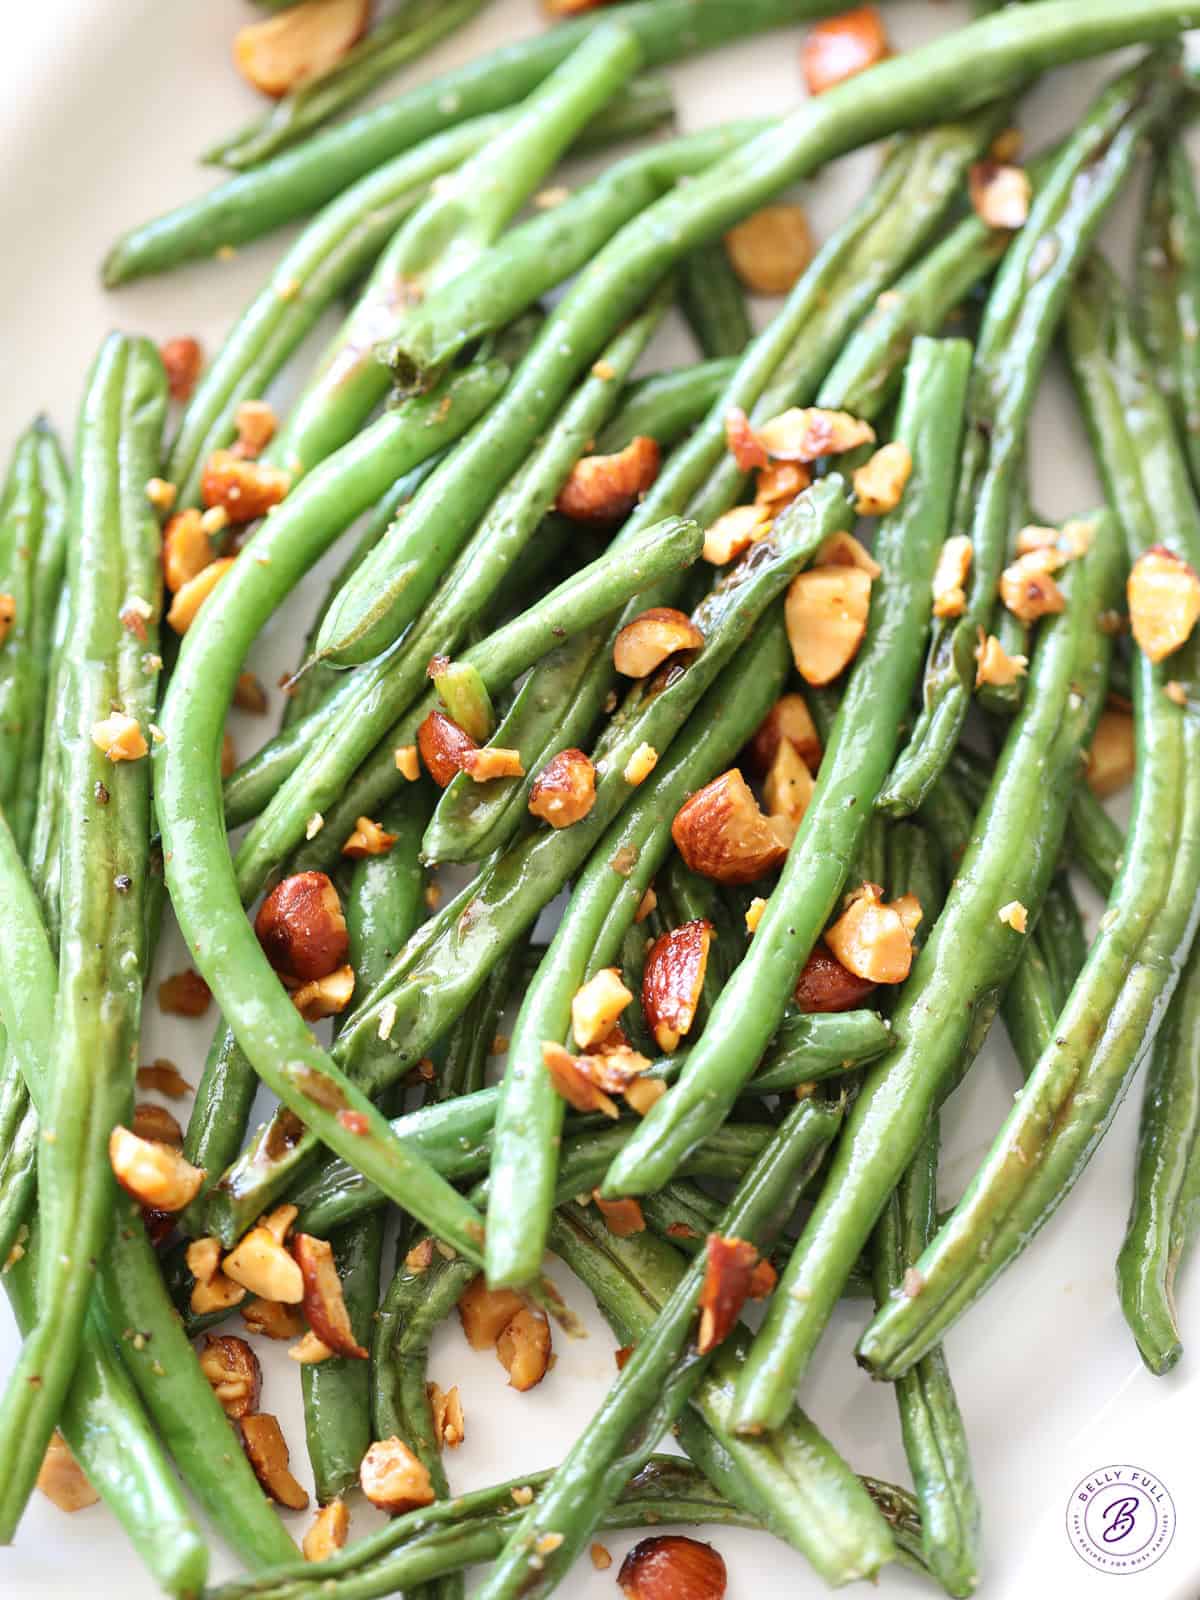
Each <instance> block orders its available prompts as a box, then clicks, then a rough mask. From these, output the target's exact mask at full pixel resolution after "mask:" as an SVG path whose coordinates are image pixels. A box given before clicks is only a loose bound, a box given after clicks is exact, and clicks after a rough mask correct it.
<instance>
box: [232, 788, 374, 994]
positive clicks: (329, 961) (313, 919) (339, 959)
mask: <svg viewBox="0 0 1200 1600" xmlns="http://www.w3.org/2000/svg"><path fill="white" fill-rule="evenodd" d="M361 820H366V819H365V818H364V819H361ZM254 931H255V933H256V934H257V935H258V942H259V944H261V945H262V947H263V951H264V953H265V954H266V957H267V960H268V961H269V962H270V963H271V965H272V966H273V967H274V969H275V971H276V972H278V973H281V974H282V975H283V976H284V977H287V978H291V979H293V980H296V981H299V982H303V983H307V982H310V981H312V980H313V979H315V978H326V977H328V976H329V974H330V973H332V972H336V971H337V969H338V968H339V967H341V966H342V965H343V964H344V963H345V960H346V955H347V952H348V950H349V948H350V935H349V933H348V932H347V930H346V918H345V915H344V914H343V912H342V902H341V898H340V896H339V895H338V892H337V889H336V888H335V887H334V884H333V880H332V879H331V878H330V877H329V876H328V874H326V873H324V872H294V873H292V875H291V876H290V877H288V878H284V879H283V881H282V882H281V883H278V884H276V886H275V888H274V889H272V890H271V892H270V894H269V895H268V896H267V898H266V899H265V900H264V901H263V903H262V905H261V906H260V907H259V910H258V915H257V916H256V917H255V919H254Z"/></svg>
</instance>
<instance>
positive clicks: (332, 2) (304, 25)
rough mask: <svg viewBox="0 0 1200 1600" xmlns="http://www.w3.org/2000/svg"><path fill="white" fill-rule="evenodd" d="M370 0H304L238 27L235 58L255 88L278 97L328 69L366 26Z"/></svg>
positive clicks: (369, 11) (234, 48)
mask: <svg viewBox="0 0 1200 1600" xmlns="http://www.w3.org/2000/svg"><path fill="white" fill-rule="evenodd" d="M370 15H371V3H370V0H301V4H300V5H294V6H291V7H290V8H289V9H288V10H286V11H281V12H280V13H279V15H278V16H275V17H268V18H267V19H266V20H265V21H263V22H251V23H248V24H247V25H246V27H244V28H239V29H238V31H237V33H236V35H235V36H234V41H233V62H234V65H235V66H236V67H237V69H238V71H239V72H240V73H241V75H242V77H243V78H245V80H246V82H247V83H248V84H249V85H250V86H251V88H253V89H258V90H259V91H260V93H262V94H265V95H270V97H271V98H272V99H273V100H278V99H279V98H280V97H281V96H282V95H285V94H288V93H290V91H291V90H293V89H298V88H299V87H300V85H301V84H302V83H307V82H308V80H309V79H310V78H316V77H319V76H320V75H321V73H323V72H328V71H329V69H330V68H331V67H333V66H336V65H337V63H338V62H339V61H340V60H341V59H342V57H343V56H344V55H345V54H346V52H347V50H349V49H350V47H351V45H353V44H354V43H355V42H356V40H358V39H359V38H361V37H362V35H363V33H364V32H365V31H366V27H367V22H368V20H369V19H370Z"/></svg>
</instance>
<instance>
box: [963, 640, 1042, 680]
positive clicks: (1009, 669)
mask: <svg viewBox="0 0 1200 1600" xmlns="http://www.w3.org/2000/svg"><path fill="white" fill-rule="evenodd" d="M975 660H976V663H977V665H976V668H975V687H976V688H977V689H980V688H982V687H983V685H984V684H985V683H990V684H993V685H994V686H995V687H996V688H999V689H1006V688H1008V686H1009V685H1010V684H1013V683H1016V681H1017V679H1018V678H1023V677H1024V676H1025V670H1026V668H1027V667H1028V666H1029V657H1028V656H1010V655H1009V654H1008V652H1007V651H1006V650H1005V648H1004V646H1003V645H1002V644H1001V643H1000V641H999V639H997V638H996V636H995V634H994V633H989V634H985V633H984V631H983V629H982V628H980V630H979V643H978V644H977V645H976V646H975Z"/></svg>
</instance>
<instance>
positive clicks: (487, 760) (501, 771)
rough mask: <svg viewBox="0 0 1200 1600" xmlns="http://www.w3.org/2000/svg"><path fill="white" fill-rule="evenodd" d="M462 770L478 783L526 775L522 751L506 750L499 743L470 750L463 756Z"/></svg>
mask: <svg viewBox="0 0 1200 1600" xmlns="http://www.w3.org/2000/svg"><path fill="white" fill-rule="evenodd" d="M462 770H463V771H464V772H465V773H466V775H467V777H468V778H473V779H474V780H475V782H476V783H490V782H491V781H492V779H493V778H523V777H524V776H525V768H524V765H523V764H522V762H521V752H520V751H519V750H506V749H505V748H504V746H503V745H498V744H488V745H484V747H483V748H482V749H481V750H468V751H467V753H466V755H465V756H464V757H463V763H462Z"/></svg>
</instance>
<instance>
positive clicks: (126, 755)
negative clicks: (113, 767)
mask: <svg viewBox="0 0 1200 1600" xmlns="http://www.w3.org/2000/svg"><path fill="white" fill-rule="evenodd" d="M92 743H93V744H94V745H95V746H96V748H97V750H103V751H104V754H105V755H106V756H107V757H108V759H109V760H110V761H114V762H115V761H140V760H141V759H142V757H143V756H144V755H148V754H149V753H150V746H149V745H148V744H147V743H146V736H145V734H144V733H143V732H142V730H141V727H140V726H139V724H138V720H137V718H136V717H128V716H126V715H125V713H124V712H123V711H114V712H113V714H112V716H111V717H104V718H103V719H102V720H101V721H100V722H93V723H92Z"/></svg>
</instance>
